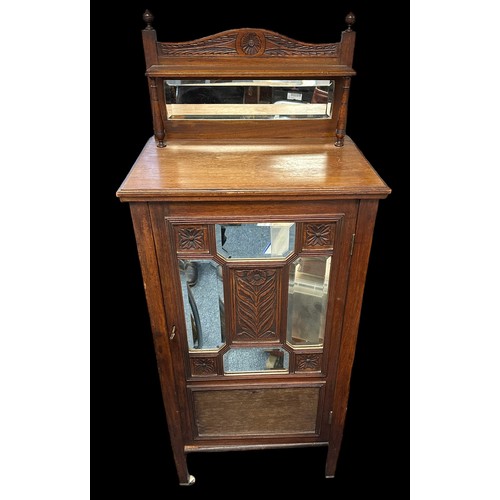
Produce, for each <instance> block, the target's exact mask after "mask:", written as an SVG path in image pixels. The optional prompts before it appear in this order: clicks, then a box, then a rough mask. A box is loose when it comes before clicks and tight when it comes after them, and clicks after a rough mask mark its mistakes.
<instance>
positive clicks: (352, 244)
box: [349, 233, 356, 255]
mask: <svg viewBox="0 0 500 500" xmlns="http://www.w3.org/2000/svg"><path fill="white" fill-rule="evenodd" d="M355 238H356V233H354V234H353V235H352V236H351V251H350V252H349V255H352V253H353V252H354V240H355Z"/></svg>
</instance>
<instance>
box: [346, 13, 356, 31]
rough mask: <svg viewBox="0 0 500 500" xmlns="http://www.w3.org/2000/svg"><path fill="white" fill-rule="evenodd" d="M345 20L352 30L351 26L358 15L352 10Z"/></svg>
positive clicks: (348, 29)
mask: <svg viewBox="0 0 500 500" xmlns="http://www.w3.org/2000/svg"><path fill="white" fill-rule="evenodd" d="M345 22H346V23H347V31H352V28H351V26H352V25H353V24H354V23H355V22H356V16H355V15H354V14H353V13H352V12H349V14H347V16H345Z"/></svg>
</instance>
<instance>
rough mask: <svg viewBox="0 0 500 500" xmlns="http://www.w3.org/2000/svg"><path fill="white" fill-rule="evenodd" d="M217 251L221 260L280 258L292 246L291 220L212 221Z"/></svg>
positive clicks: (288, 251) (282, 257) (293, 233)
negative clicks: (230, 222) (256, 221)
mask: <svg viewBox="0 0 500 500" xmlns="http://www.w3.org/2000/svg"><path fill="white" fill-rule="evenodd" d="M215 234H216V244H217V253H218V254H219V255H220V256H221V257H223V258H225V259H233V260H234V259H284V258H286V257H287V256H288V255H290V254H291V253H292V251H293V248H294V245H295V224H294V223H293V222H262V223H257V224H246V223H245V224H224V225H222V224H216V226H215Z"/></svg>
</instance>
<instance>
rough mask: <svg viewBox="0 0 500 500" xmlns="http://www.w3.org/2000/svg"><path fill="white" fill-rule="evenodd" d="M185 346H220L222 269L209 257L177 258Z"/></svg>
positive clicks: (193, 347)
mask: <svg viewBox="0 0 500 500" xmlns="http://www.w3.org/2000/svg"><path fill="white" fill-rule="evenodd" d="M179 273H180V279H181V288H182V300H183V304H184V317H185V320H186V330H187V336H188V345H189V349H196V350H214V349H218V348H219V347H221V346H222V345H224V340H225V332H224V290H223V283H222V268H221V267H220V266H219V264H217V263H216V262H214V261H212V260H184V259H181V260H179Z"/></svg>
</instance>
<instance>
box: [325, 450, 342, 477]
mask: <svg viewBox="0 0 500 500" xmlns="http://www.w3.org/2000/svg"><path fill="white" fill-rule="evenodd" d="M338 458H339V448H338V447H337V446H332V445H330V446H328V453H327V455H326V468H325V477H326V478H332V477H335V469H336V468H337V460H338Z"/></svg>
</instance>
